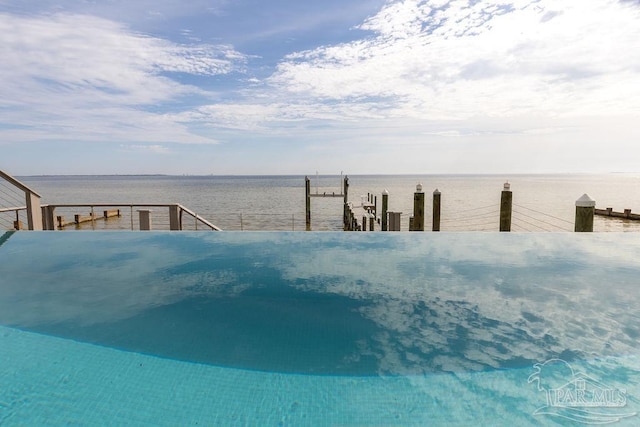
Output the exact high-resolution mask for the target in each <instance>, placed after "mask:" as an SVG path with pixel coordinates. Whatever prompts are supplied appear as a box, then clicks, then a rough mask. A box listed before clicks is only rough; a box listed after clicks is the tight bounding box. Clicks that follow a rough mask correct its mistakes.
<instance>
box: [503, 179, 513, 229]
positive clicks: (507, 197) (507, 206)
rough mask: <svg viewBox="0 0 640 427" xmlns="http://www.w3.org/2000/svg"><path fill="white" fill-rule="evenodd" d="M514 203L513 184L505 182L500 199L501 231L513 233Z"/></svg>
mask: <svg viewBox="0 0 640 427" xmlns="http://www.w3.org/2000/svg"><path fill="white" fill-rule="evenodd" d="M512 202H513V194H512V193H511V184H509V183H508V182H505V183H504V189H503V190H502V196H501V197H500V231H511V210H512Z"/></svg>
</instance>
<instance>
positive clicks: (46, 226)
mask: <svg viewBox="0 0 640 427" xmlns="http://www.w3.org/2000/svg"><path fill="white" fill-rule="evenodd" d="M55 209H56V207H55V206H51V205H47V206H43V207H42V229H43V230H55V229H56V224H55V221H54V219H55V216H54V211H55Z"/></svg>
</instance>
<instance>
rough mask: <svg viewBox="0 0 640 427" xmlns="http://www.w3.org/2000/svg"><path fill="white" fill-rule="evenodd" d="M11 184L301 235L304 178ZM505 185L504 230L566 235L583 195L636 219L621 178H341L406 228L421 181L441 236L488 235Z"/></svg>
mask: <svg viewBox="0 0 640 427" xmlns="http://www.w3.org/2000/svg"><path fill="white" fill-rule="evenodd" d="M310 178H311V187H312V193H315V192H316V191H317V192H318V193H324V192H327V193H332V192H335V193H340V191H341V183H342V181H341V176H340V175H333V176H319V177H316V176H310ZM20 180H22V181H23V182H24V183H25V184H27V185H29V186H30V187H32V188H33V189H34V190H35V191H37V192H39V193H40V194H41V195H42V197H43V200H42V201H43V203H52V204H55V203H100V202H102V203H180V204H182V205H184V206H185V207H187V208H189V209H191V210H192V211H194V212H196V213H197V214H198V215H200V216H202V217H204V218H206V219H207V220H209V221H211V222H212V223H214V224H216V225H217V226H219V227H220V228H222V229H224V230H241V229H242V230H303V229H304V227H305V210H304V209H305V200H304V176H45V177H40V176H37V177H35V176H34V177H21V178H20ZM507 181H508V182H509V183H510V184H511V190H512V191H513V203H514V213H513V225H512V230H513V231H572V230H573V221H574V217H575V201H576V200H577V199H578V198H579V197H580V196H582V194H584V193H587V194H589V196H590V197H591V198H592V199H594V200H596V206H597V207H598V208H606V207H612V208H613V209H614V210H616V211H622V210H624V209H632V211H633V212H640V175H630V174H608V175H517V176H503V175H353V176H349V184H350V187H349V201H351V202H353V203H354V204H355V205H359V204H360V202H361V200H362V199H363V198H364V199H365V200H366V198H367V194H368V193H370V194H372V195H375V196H377V199H378V200H377V201H378V206H379V207H380V205H381V200H382V197H381V194H382V191H383V190H385V189H386V190H388V191H389V193H390V196H389V210H390V211H396V212H402V229H403V230H405V229H408V225H409V216H410V215H412V212H413V193H414V191H415V188H416V184H417V183H421V184H422V185H423V191H425V193H426V197H425V199H426V203H425V212H426V219H425V224H426V226H425V227H426V228H427V229H430V224H431V212H432V197H431V194H432V192H433V191H434V190H435V189H438V190H439V191H440V192H441V193H442V223H441V230H442V231H497V230H498V221H499V220H498V218H499V203H500V193H501V191H502V188H503V184H504V183H505V182H507ZM75 210H76V211H78V209H75ZM85 210H86V208H85ZM57 213H58V214H60V212H58V211H57ZM76 213H83V214H86V212H76ZM311 213H312V228H313V229H314V230H340V229H341V228H342V198H313V199H312V207H311ZM66 214H68V215H72V212H70V211H69V212H66ZM123 221H124V222H126V221H127V220H123ZM111 224H112V225H111V227H115V225H113V224H114V223H113V222H111ZM105 227H106V226H105ZM594 229H595V231H640V222H633V221H622V220H618V219H607V218H600V217H596V221H595V225H594Z"/></svg>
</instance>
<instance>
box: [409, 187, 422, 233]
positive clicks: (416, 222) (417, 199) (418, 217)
mask: <svg viewBox="0 0 640 427" xmlns="http://www.w3.org/2000/svg"><path fill="white" fill-rule="evenodd" d="M411 231H424V192H423V191H422V184H418V185H416V192H415V193H413V227H411Z"/></svg>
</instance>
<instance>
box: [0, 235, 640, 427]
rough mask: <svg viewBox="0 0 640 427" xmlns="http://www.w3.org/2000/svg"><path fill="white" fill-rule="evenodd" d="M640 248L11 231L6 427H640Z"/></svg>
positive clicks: (1, 314) (1, 350)
mask: <svg viewBox="0 0 640 427" xmlns="http://www.w3.org/2000/svg"><path fill="white" fill-rule="evenodd" d="M639 339H640V237H638V236H635V235H633V234H632V233H629V234H617V233H604V234H597V233H596V234H594V233H585V234H582V233H581V234H575V233H566V234H564V233H563V234H552V233H544V234H532V233H526V234H516V233H455V234H449V233H303V232H298V233H293V232H292V233H280V232H263V233H259V232H257V233H233V232H226V233H225V232H220V233H189V232H86V233H63V232H16V233H12V232H8V233H4V234H0V425H45V424H46V425H105V424H107V425H123V424H127V425H185V426H186V425H215V426H232V425H250V426H254V425H255V426H269V425H271V426H316V425H319V426H325V425H326V426H334V425H335V426H343V425H358V426H362V425H366V426H370V425H373V426H378V425H379V426H406V425H410V426H422V425H458V426H465V425H473V426H476V425H509V426H513V425H518V426H523V425H577V424H607V423H612V424H613V425H638V424H639V423H640V419H639V415H638V413H639V412H640V358H639V356H640V342H639Z"/></svg>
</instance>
